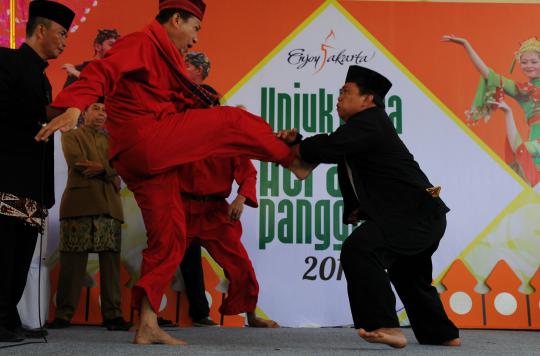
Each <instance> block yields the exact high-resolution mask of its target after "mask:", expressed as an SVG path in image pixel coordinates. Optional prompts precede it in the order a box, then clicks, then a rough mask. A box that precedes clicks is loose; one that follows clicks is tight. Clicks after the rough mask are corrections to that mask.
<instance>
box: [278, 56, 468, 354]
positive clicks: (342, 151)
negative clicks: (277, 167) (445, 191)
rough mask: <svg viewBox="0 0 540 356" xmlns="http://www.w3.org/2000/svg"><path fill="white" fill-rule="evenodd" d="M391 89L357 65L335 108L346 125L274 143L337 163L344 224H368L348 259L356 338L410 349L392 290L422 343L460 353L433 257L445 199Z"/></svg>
mask: <svg viewBox="0 0 540 356" xmlns="http://www.w3.org/2000/svg"><path fill="white" fill-rule="evenodd" d="M391 86H392V84H391V83H390V81H389V80H388V79H386V78H385V77H384V76H382V75H381V74H379V73H377V72H375V71H372V70H370V69H368V68H364V67H360V66H351V67H349V71H348V73H347V78H346V80H345V85H343V87H342V88H341V90H340V95H339V98H338V104H337V112H338V114H339V116H340V118H341V119H343V121H344V122H345V124H344V125H342V126H341V127H339V128H338V129H337V130H336V131H335V132H334V133H332V134H330V135H327V134H321V135H316V136H313V137H309V138H307V139H304V140H303V141H302V140H301V137H300V135H299V134H297V133H296V131H295V130H291V131H281V132H279V133H278V134H277V135H278V137H280V138H281V139H283V140H284V141H285V142H287V143H289V144H296V143H299V147H298V149H299V154H300V156H301V158H302V159H303V160H304V161H305V162H307V163H311V164H318V163H334V164H335V163H337V165H338V179H339V186H340V189H341V193H342V195H343V201H344V205H345V208H344V215H343V222H344V223H346V224H352V223H357V222H360V221H363V223H362V224H361V225H360V226H359V227H358V228H356V229H355V230H354V231H353V232H352V234H351V235H350V236H349V237H348V238H347V240H346V241H345V243H344V244H343V248H342V251H341V263H342V266H343V271H344V272H345V276H346V278H347V289H348V294H349V302H350V306H351V311H352V315H353V320H354V326H355V328H356V329H358V334H359V335H360V336H361V337H362V338H364V339H365V340H366V341H368V342H374V343H382V344H386V345H389V346H392V347H396V348H401V347H405V346H406V345H407V339H406V338H405V335H404V334H403V332H402V331H401V329H400V328H399V321H398V318H397V315H396V312H395V304H396V300H395V297H394V294H393V292H392V289H391V286H390V282H391V283H392V284H393V285H394V287H395V289H396V291H397V293H398V295H399V296H400V298H401V300H402V301H403V304H404V305H405V309H406V311H407V315H408V317H409V320H410V322H411V326H412V329H413V331H414V333H415V336H416V338H417V339H418V341H419V342H420V343H421V344H435V345H447V346H459V345H460V339H459V332H458V329H457V328H456V327H455V326H454V324H453V323H452V322H451V321H450V320H449V319H448V317H447V315H446V312H445V311H444V309H443V306H442V303H441V301H440V299H439V295H438V293H437V290H436V289H435V288H434V287H433V286H432V285H431V282H432V275H431V274H432V264H431V255H432V254H433V253H434V252H435V250H436V249H437V247H438V245H439V241H440V239H441V238H442V236H443V234H444V231H445V228H446V216H445V215H446V213H447V212H448V211H449V209H448V208H447V207H446V205H445V204H444V203H443V201H442V200H441V199H440V198H439V191H440V187H433V185H432V184H431V183H430V182H429V180H428V179H427V177H426V176H425V174H424V173H423V172H422V170H421V169H420V167H419V165H418V163H417V162H416V161H415V160H414V158H413V156H412V155H411V154H410V153H409V151H408V149H407V147H405V145H404V144H403V142H402V141H401V139H400V138H399V137H398V135H397V133H396V130H395V129H394V127H393V125H392V122H391V120H390V119H389V118H388V115H387V114H386V112H385V110H384V97H385V95H386V94H387V93H388V91H389V90H390V87H391Z"/></svg>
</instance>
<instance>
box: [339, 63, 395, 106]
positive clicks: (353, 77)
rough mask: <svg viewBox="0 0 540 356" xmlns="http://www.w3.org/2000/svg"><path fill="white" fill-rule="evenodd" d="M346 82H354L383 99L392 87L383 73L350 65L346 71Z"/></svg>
mask: <svg viewBox="0 0 540 356" xmlns="http://www.w3.org/2000/svg"><path fill="white" fill-rule="evenodd" d="M345 82H346V83H349V82H353V83H356V84H357V85H358V86H359V87H360V89H363V90H369V91H372V92H373V93H375V94H376V95H377V96H379V97H380V99H384V97H385V95H386V94H387V93H388V91H389V90H390V88H391V87H392V83H391V82H390V81H389V80H388V79H387V78H386V77H385V76H383V75H381V74H379V73H377V72H375V71H374V70H371V69H369V68H365V67H360V66H350V67H349V71H348V72H347V78H346V79H345Z"/></svg>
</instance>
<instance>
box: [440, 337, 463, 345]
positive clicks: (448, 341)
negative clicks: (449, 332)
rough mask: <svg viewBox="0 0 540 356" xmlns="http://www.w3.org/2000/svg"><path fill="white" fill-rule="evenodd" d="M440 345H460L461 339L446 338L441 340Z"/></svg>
mask: <svg viewBox="0 0 540 356" xmlns="http://www.w3.org/2000/svg"><path fill="white" fill-rule="evenodd" d="M441 345H443V346H461V340H460V339H459V337H458V338H455V339H452V340H447V341H445V342H443V343H442V344H441Z"/></svg>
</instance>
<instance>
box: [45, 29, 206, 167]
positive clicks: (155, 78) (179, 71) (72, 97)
mask: <svg viewBox="0 0 540 356" xmlns="http://www.w3.org/2000/svg"><path fill="white" fill-rule="evenodd" d="M186 77H187V74H186V72H185V63H184V60H183V58H182V57H181V55H180V53H179V52H178V50H177V49H176V48H175V47H174V45H173V43H172V41H171V40H170V39H169V38H168V36H167V33H166V31H165V29H164V28H163V26H161V25H160V24H159V23H158V22H156V21H154V22H153V23H152V24H150V25H149V26H148V27H147V28H146V29H145V30H143V31H141V32H135V33H132V34H129V35H127V36H125V37H123V38H121V39H120V40H118V41H117V42H116V43H115V45H114V46H113V48H112V49H111V50H110V51H108V52H107V55H106V57H105V58H104V59H100V60H94V61H92V62H91V63H90V64H88V66H86V67H85V69H84V70H83V71H82V73H81V77H80V79H79V80H78V81H76V82H75V83H73V84H72V85H70V86H69V87H67V88H66V89H64V90H63V91H62V92H61V93H60V94H59V95H58V96H57V97H56V99H55V100H54V102H53V103H52V104H51V106H53V107H57V108H69V107H76V108H79V109H80V110H81V111H83V110H84V109H85V108H86V107H87V106H88V105H90V104H92V103H95V102H96V101H97V100H98V98H99V97H102V96H105V104H106V106H107V114H108V120H107V129H108V131H109V134H110V138H111V144H110V148H109V157H110V158H113V157H115V156H116V155H117V154H118V153H120V152H122V151H123V150H126V149H128V148H130V147H132V146H133V145H135V144H136V143H138V142H140V141H141V140H142V139H143V138H145V137H147V136H148V135H151V133H152V131H153V128H154V124H155V123H156V122H157V121H158V120H159V119H160V118H162V117H164V116H167V115H173V114H177V113H179V112H182V111H185V110H187V109H189V108H197V107H205V106H207V105H206V104H208V103H205V102H204V101H202V99H201V97H200V95H196V93H199V94H200V93H201V92H204V91H202V89H200V88H199V87H198V86H197V85H196V84H194V83H192V82H190V81H189V80H186V79H185V78H186ZM206 94H208V93H206ZM202 96H204V94H202ZM209 103H210V102H209ZM171 139H174V138H171Z"/></svg>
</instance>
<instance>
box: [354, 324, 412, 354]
mask: <svg viewBox="0 0 540 356" xmlns="http://www.w3.org/2000/svg"><path fill="white" fill-rule="evenodd" d="M358 335H360V337H361V338H362V339H364V340H366V341H367V342H371V343H375V344H385V345H388V346H392V347H395V348H397V349H401V348H403V347H405V346H407V338H406V337H405V334H403V331H401V329H400V328H380V329H375V330H373V331H366V330H364V329H359V330H358Z"/></svg>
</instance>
